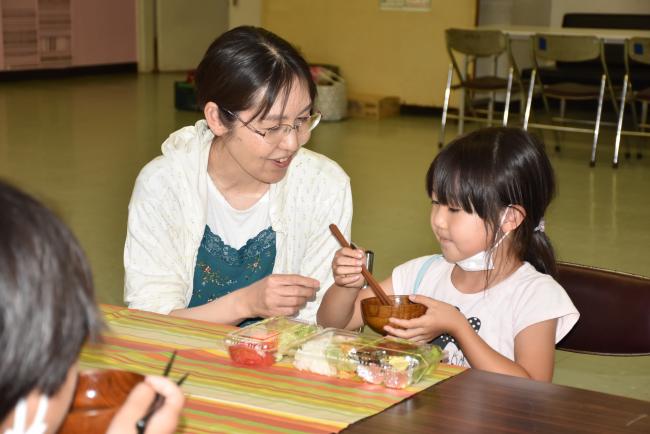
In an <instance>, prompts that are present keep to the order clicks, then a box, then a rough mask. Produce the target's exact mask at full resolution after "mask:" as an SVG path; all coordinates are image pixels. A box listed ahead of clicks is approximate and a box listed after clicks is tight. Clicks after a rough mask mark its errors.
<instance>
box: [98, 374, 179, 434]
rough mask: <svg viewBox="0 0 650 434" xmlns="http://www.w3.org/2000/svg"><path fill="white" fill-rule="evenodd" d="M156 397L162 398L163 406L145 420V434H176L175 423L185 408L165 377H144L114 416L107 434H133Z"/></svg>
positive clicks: (174, 388)
mask: <svg viewBox="0 0 650 434" xmlns="http://www.w3.org/2000/svg"><path fill="white" fill-rule="evenodd" d="M156 393H160V394H161V395H162V396H164V397H165V402H164V403H163V405H162V407H160V408H159V409H158V410H157V411H156V412H155V413H154V414H153V416H151V419H149V423H147V428H146V431H145V433H152V434H153V433H155V434H168V433H169V434H171V433H174V432H176V426H177V425H178V419H179V418H180V415H181V410H182V409H183V405H184V404H185V397H184V396H183V392H182V391H181V389H180V388H179V387H178V386H177V385H176V384H175V383H174V382H173V381H171V380H169V379H168V378H165V377H158V376H147V377H146V378H145V380H144V382H142V383H140V384H138V385H137V386H135V387H134V388H133V390H132V391H131V393H130V394H129V397H128V398H127V400H126V402H125V403H124V405H122V407H121V408H120V410H119V411H118V412H117V414H115V417H113V420H112V421H111V425H110V426H109V427H108V431H106V432H107V434H130V433H135V432H136V428H135V424H136V423H137V422H138V421H139V420H140V419H142V417H144V415H145V414H146V413H147V410H149V406H150V405H151V403H152V402H153V400H154V399H155V396H156Z"/></svg>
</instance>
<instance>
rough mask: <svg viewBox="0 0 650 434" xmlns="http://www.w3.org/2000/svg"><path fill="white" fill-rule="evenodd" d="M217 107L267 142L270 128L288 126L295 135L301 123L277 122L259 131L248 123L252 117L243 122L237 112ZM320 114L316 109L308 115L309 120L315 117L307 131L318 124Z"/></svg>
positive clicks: (320, 117)
mask: <svg viewBox="0 0 650 434" xmlns="http://www.w3.org/2000/svg"><path fill="white" fill-rule="evenodd" d="M219 109H220V110H222V111H223V112H224V113H227V114H229V115H230V116H233V117H234V118H235V119H237V120H238V121H239V122H241V123H242V125H243V126H245V127H246V128H248V129H249V130H250V131H252V132H254V133H255V134H257V135H259V136H260V137H262V138H263V139H264V141H265V142H266V143H269V142H268V140H267V139H266V135H267V134H268V133H269V130H271V129H273V128H278V127H288V128H290V130H291V131H295V132H296V135H297V134H298V128H300V127H301V126H302V125H303V124H302V123H301V124H298V125H289V124H277V125H276V126H273V127H270V128H267V129H266V131H260V130H258V129H257V128H255V127H252V126H251V125H250V122H251V121H252V119H251V121H248V122H245V121H244V120H243V119H242V118H240V117H239V115H238V114H237V113H234V112H232V111H230V110H228V109H225V108H223V107H219ZM322 116H323V115H322V113H321V112H320V111H317V112H315V113H314V114H311V115H309V117H308V118H307V120H309V119H311V118H313V117H316V120H314V121H313V124H312V126H311V127H310V128H309V131H307V132H311V131H312V130H313V129H314V128H316V127H317V126H318V124H319V123H320V121H321V119H322ZM284 131H287V130H286V128H285V129H284ZM291 131H289V132H287V133H285V134H284V137H287V136H288V135H289V134H291ZM284 137H283V138H284ZM269 144H270V145H271V144H272V143H269Z"/></svg>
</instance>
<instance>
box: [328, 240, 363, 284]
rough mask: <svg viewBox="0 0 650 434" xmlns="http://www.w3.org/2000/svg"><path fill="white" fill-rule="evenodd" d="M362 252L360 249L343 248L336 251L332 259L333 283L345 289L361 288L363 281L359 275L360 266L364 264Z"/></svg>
mask: <svg viewBox="0 0 650 434" xmlns="http://www.w3.org/2000/svg"><path fill="white" fill-rule="evenodd" d="M364 257H365V255H364V252H363V250H361V249H351V248H349V247H343V248H341V249H339V250H337V251H336V253H335V254H334V259H332V273H333V274H334V283H336V284H337V285H338V286H343V287H346V288H361V287H363V285H364V284H365V279H364V278H363V275H362V274H361V264H363V263H364Z"/></svg>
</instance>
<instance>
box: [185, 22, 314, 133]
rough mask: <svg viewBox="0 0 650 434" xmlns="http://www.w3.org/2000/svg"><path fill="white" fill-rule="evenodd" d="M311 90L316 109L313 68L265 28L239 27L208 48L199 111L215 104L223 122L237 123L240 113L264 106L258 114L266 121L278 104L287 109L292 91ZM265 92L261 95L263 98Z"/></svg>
mask: <svg viewBox="0 0 650 434" xmlns="http://www.w3.org/2000/svg"><path fill="white" fill-rule="evenodd" d="M295 82H299V83H302V84H304V85H306V86H307V89H308V91H309V98H310V100H311V102H312V103H313V101H314V98H315V97H316V84H315V83H314V80H313V78H312V76H311V72H310V70H309V64H308V63H307V61H305V59H304V58H303V57H302V56H301V55H300V53H299V52H298V50H296V49H295V48H294V47H293V46H292V45H291V44H290V43H289V42H287V41H285V40H284V39H282V38H281V37H279V36H278V35H276V34H274V33H271V32H269V31H268V30H265V29H263V28H260V27H251V26H241V27H235V28H234V29H231V30H229V31H227V32H225V33H223V34H222V35H221V36H219V37H218V38H217V39H216V40H215V41H214V42H213V43H212V44H211V45H210V47H209V48H208V50H207V51H206V53H205V55H204V56H203V60H201V63H200V64H199V66H198V68H197V70H196V91H197V100H198V104H199V107H204V106H205V104H207V103H208V102H214V103H215V104H217V106H218V107H219V108H221V109H223V110H219V114H220V117H221V121H222V122H224V123H225V124H226V125H229V124H230V123H232V122H234V120H235V118H234V116H231V115H229V114H228V113H226V112H225V111H224V110H229V111H230V112H233V113H236V112H239V111H242V110H246V109H249V108H250V107H251V106H252V105H253V104H255V103H256V102H258V101H261V104H260V105H259V106H258V108H257V112H256V113H255V115H254V116H253V117H252V118H251V119H255V118H257V117H258V116H259V117H261V118H264V117H265V116H266V115H267V114H268V112H269V110H271V107H272V106H273V104H274V103H275V102H276V100H277V98H279V97H284V98H285V103H286V99H287V98H288V95H289V90H290V89H291V86H292V85H293V84H294V83H295ZM261 92H262V93H261Z"/></svg>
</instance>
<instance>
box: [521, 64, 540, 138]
mask: <svg viewBox="0 0 650 434" xmlns="http://www.w3.org/2000/svg"><path fill="white" fill-rule="evenodd" d="M535 75H537V70H535V69H533V70H532V71H531V73H530V84H529V85H528V97H527V98H526V111H525V112H524V126H523V129H524V131H528V119H530V106H531V103H532V101H533V89H534V88H535Z"/></svg>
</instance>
